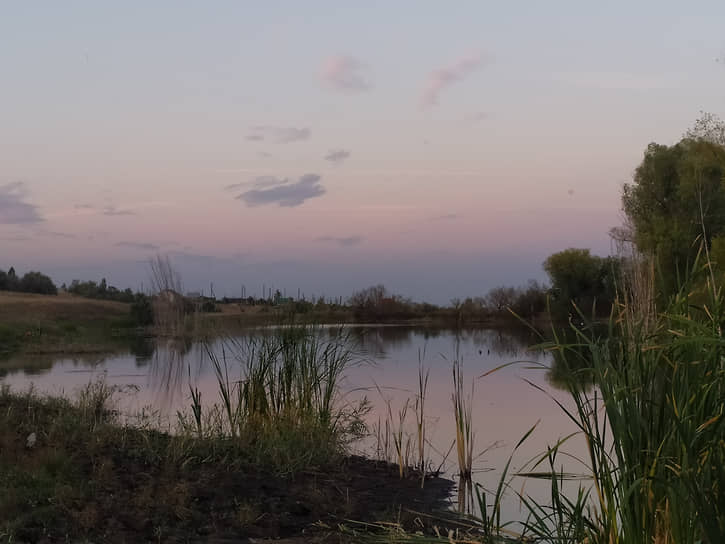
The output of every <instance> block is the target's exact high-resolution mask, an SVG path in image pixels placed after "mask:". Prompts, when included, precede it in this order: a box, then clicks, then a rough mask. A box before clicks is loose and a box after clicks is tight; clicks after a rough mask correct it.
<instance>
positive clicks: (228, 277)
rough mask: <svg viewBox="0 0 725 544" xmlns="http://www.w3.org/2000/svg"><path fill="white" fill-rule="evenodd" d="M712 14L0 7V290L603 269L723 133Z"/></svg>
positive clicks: (430, 291)
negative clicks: (587, 265)
mask: <svg viewBox="0 0 725 544" xmlns="http://www.w3.org/2000/svg"><path fill="white" fill-rule="evenodd" d="M722 21H725V3H723V2H722V1H712V2H705V1H702V2H693V3H689V4H683V3H682V2H675V1H657V2H654V1H652V2H650V1H644V0H642V1H637V2H614V1H613V2H606V3H596V4H594V3H588V2H575V1H571V2H568V1H567V2H565V1H551V2H546V3H544V2H533V1H532V2H517V1H514V2H511V1H509V2H484V1H478V0H476V1H459V2H455V3H454V2H432V1H424V0H409V1H402V0H401V1H397V2H376V1H368V2H356V3H352V2H351V3H342V4H341V3H339V2H332V1H324V2H323V1H314V0H307V1H305V2H297V1H294V2H293V1H288V2H284V1H281V0H280V1H270V2H238V1H233V2H232V1H229V2H224V1H216V2H210V3H200V2H186V1H157V2H153V3H150V2H135V1H130V2H105V1H87V2H81V1H66V2H62V3H60V2H57V3H31V2H6V3H3V4H2V5H0V127H1V128H0V269H6V268H9V267H10V266H14V267H15V268H16V270H17V271H18V272H21V273H22V272H24V271H27V270H31V269H40V270H42V271H44V272H46V273H48V274H49V275H51V277H53V279H54V280H55V281H56V282H58V283H62V282H69V281H71V280H72V279H75V278H78V279H95V280H99V279H100V278H101V277H106V278H107V280H108V282H109V283H110V284H113V285H117V286H119V287H122V288H125V287H132V288H134V289H138V288H144V286H145V285H148V277H149V267H148V260H149V259H150V258H151V257H153V256H154V255H156V254H163V255H168V256H169V257H170V259H171V260H172V261H173V262H174V264H175V266H176V267H177V268H178V269H179V271H180V272H181V275H182V278H183V280H184V284H185V287H186V289H187V290H190V291H191V290H193V291H198V290H202V289H204V290H205V291H206V292H207V293H208V291H209V289H210V288H211V285H212V284H213V285H214V291H215V294H216V295H217V296H225V295H226V296H238V295H239V294H240V293H241V290H242V286H244V289H245V293H246V294H247V295H250V294H251V295H255V294H256V295H258V294H260V293H261V290H262V287H263V286H266V287H267V288H269V287H273V288H274V289H279V290H280V291H283V292H287V293H288V294H296V293H297V292H298V289H299V290H300V291H301V292H302V293H304V294H305V296H306V297H308V298H309V297H311V296H313V295H314V296H320V295H325V296H328V297H337V296H343V297H345V296H348V295H350V294H351V293H352V292H353V291H354V290H357V289H360V288H364V287H367V286H369V285H374V284H379V283H383V284H384V285H386V286H387V287H388V289H389V290H391V291H393V292H396V293H399V294H402V295H404V296H408V297H412V298H414V299H416V300H426V301H430V302H434V303H441V304H442V303H447V302H448V301H449V300H450V299H452V298H454V297H459V298H464V297H466V296H477V295H482V294H484V293H485V292H487V291H488V290H489V289H490V288H492V287H495V286H498V285H519V284H523V283H525V282H526V281H527V280H529V279H536V280H545V278H546V276H545V273H544V271H543V269H542V266H541V264H542V262H543V261H544V259H545V258H546V257H547V256H548V255H550V254H551V253H553V252H556V251H560V250H562V249H566V248H568V247H585V248H591V250H592V252H593V253H595V254H599V255H605V254H608V253H610V252H611V250H612V246H611V243H610V239H609V237H608V234H607V233H608V231H609V229H610V228H611V227H614V226H616V225H618V224H620V223H621V211H620V209H621V205H620V195H621V190H622V186H623V184H624V183H627V182H629V181H631V178H632V172H633V170H634V169H635V168H636V166H637V164H638V163H639V161H641V158H642V155H643V152H644V150H645V148H646V146H647V144H648V143H650V142H653V141H656V142H658V143H666V144H671V143H674V142H676V141H677V140H678V139H679V138H680V137H681V136H682V134H683V132H685V130H687V128H689V127H690V126H692V124H693V123H694V121H695V120H696V119H697V117H698V116H699V115H700V111H707V112H711V113H714V114H717V115H720V116H724V115H725V33H723V32H722Z"/></svg>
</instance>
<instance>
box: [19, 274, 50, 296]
mask: <svg viewBox="0 0 725 544" xmlns="http://www.w3.org/2000/svg"><path fill="white" fill-rule="evenodd" d="M19 291H22V292H24V293H39V294H41V295H57V294H58V288H57V287H56V286H55V284H54V283H53V280H51V279H50V278H49V277H48V276H46V275H45V274H41V273H40V272H28V273H27V274H25V275H24V276H23V278H22V279H21V280H20V284H19Z"/></svg>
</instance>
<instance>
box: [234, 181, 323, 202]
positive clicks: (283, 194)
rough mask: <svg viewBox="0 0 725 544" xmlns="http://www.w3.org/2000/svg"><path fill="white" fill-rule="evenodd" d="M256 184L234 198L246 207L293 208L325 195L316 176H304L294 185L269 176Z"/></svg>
mask: <svg viewBox="0 0 725 544" xmlns="http://www.w3.org/2000/svg"><path fill="white" fill-rule="evenodd" d="M256 182H257V183H258V185H256V186H255V187H254V188H253V189H250V190H248V191H246V192H244V193H242V194H240V195H239V196H237V197H236V198H237V199H238V200H242V201H244V202H245V203H246V204H247V206H263V205H265V204H277V205H279V206H281V207H295V206H299V205H301V204H303V203H304V202H305V200H308V199H310V198H315V197H318V196H322V195H324V194H325V188H324V187H323V186H322V185H320V176H318V175H317V174H305V175H303V176H302V177H301V178H300V179H299V180H298V181H296V182H295V183H289V181H288V180H287V179H277V178H273V177H271V176H262V177H261V178H257V180H256ZM253 183H254V182H253ZM259 183H261V184H262V185H259Z"/></svg>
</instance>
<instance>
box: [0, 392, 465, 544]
mask: <svg viewBox="0 0 725 544" xmlns="http://www.w3.org/2000/svg"><path fill="white" fill-rule="evenodd" d="M76 416H77V414H76V413H75V412H74V411H73V409H72V408H71V407H70V406H69V405H68V404H67V403H63V402H57V403H56V402H54V401H43V402H38V401H35V400H29V399H23V398H19V397H14V396H7V395H6V396H3V395H2V394H1V393H0V542H14V543H15V542H33V543H35V542H38V543H54V542H110V543H116V542H118V543H138V542H217V543H221V542H241V543H245V542H249V543H251V542H259V541H260V540H261V541H265V540H266V539H279V538H282V539H287V540H285V541H286V542H356V541H357V540H356V539H355V538H353V537H351V536H349V533H348V534H347V536H346V535H345V534H343V532H341V531H340V524H345V525H347V526H355V522H361V521H368V522H373V521H380V520H388V521H401V522H402V523H403V524H404V525H405V524H406V523H408V522H409V521H410V522H411V523H412V519H413V518H414V517H416V516H415V515H413V514H407V513H406V512H407V511H408V510H414V511H417V512H426V513H430V512H435V511H437V510H439V509H444V508H445V507H446V506H447V505H448V496H449V494H450V491H451V489H452V486H453V482H451V481H449V480H445V479H441V478H430V479H427V480H426V482H425V487H424V489H422V490H421V488H420V478H419V477H416V476H414V475H411V476H410V477H408V478H405V479H402V480H401V479H400V478H399V476H398V469H397V466H394V465H390V464H386V463H381V462H376V461H372V460H368V459H364V458H361V457H354V456H347V457H339V458H337V459H335V460H334V462H330V463H327V464H326V466H324V467H319V468H308V469H307V470H304V471H299V472H297V473H295V474H294V475H287V476H284V475H280V474H278V473H275V472H273V471H270V470H266V469H264V468H263V467H259V466H254V465H253V464H250V463H249V462H248V461H247V462H245V461H244V460H242V457H243V454H241V455H240V454H239V453H238V450H235V449H234V448H232V447H230V446H229V445H226V446H225V445H219V444H218V443H213V444H211V445H210V444H207V443H204V441H200V443H194V441H191V442H188V443H180V442H178V441H175V439H174V438H173V437H170V436H169V435H166V434H163V433H158V432H152V431H143V430H135V429H129V428H121V427H116V426H114V425H112V424H100V425H97V426H88V424H87V422H86V423H84V424H79V423H77V422H76V421H77V417H76ZM31 431H33V432H36V431H37V432H36V436H37V442H36V443H35V444H34V445H32V447H28V442H27V441H28V436H29V434H30V432H31Z"/></svg>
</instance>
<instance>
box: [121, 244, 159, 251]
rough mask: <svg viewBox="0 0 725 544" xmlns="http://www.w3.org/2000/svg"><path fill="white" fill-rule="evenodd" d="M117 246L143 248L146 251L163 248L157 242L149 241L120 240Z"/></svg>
mask: <svg viewBox="0 0 725 544" xmlns="http://www.w3.org/2000/svg"><path fill="white" fill-rule="evenodd" d="M116 247H130V248H132V249H143V250H145V251H158V250H159V249H161V248H160V247H159V246H157V245H156V244H151V243H149V242H118V243H117V244H116Z"/></svg>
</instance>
